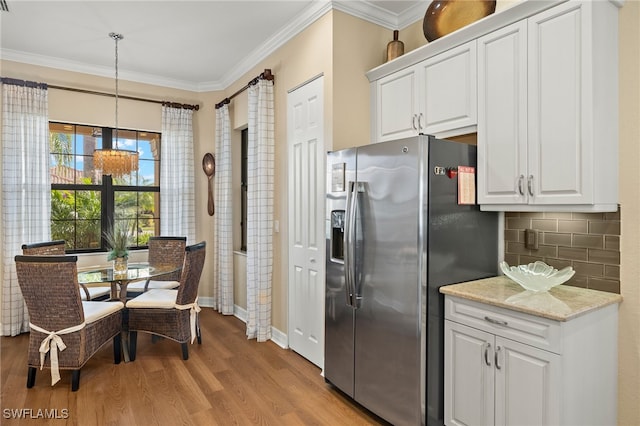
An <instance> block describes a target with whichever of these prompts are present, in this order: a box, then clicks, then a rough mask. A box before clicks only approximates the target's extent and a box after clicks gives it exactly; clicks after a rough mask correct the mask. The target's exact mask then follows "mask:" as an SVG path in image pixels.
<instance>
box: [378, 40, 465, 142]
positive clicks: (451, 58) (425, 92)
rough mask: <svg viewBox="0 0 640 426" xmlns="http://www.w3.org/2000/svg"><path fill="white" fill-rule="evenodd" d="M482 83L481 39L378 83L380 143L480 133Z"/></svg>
mask: <svg viewBox="0 0 640 426" xmlns="http://www.w3.org/2000/svg"><path fill="white" fill-rule="evenodd" d="M476 85H477V83H476V42H475V40H474V41H472V42H469V43H466V44H464V45H462V46H458V47H456V48H453V49H450V50H448V51H446V52H443V53H441V54H439V55H436V56H433V57H431V58H428V59H426V60H424V61H422V62H420V63H418V64H415V65H413V66H410V67H407V68H404V69H401V70H399V71H397V72H394V73H392V74H390V75H387V76H385V77H383V78H380V79H379V80H376V81H374V82H373V83H371V90H372V93H371V94H372V99H373V100H374V101H373V105H374V111H373V120H372V122H373V132H372V133H373V135H374V139H375V140H374V141H375V142H383V141H388V140H392V139H399V138H403V137H409V136H414V135H417V134H419V133H424V134H434V135H439V136H445V135H451V134H456V133H457V134H463V133H469V132H470V131H475V125H476V123H477V114H476V111H477V92H476ZM471 126H473V127H471Z"/></svg>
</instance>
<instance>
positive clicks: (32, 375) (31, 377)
mask: <svg viewBox="0 0 640 426" xmlns="http://www.w3.org/2000/svg"><path fill="white" fill-rule="evenodd" d="M37 371H38V369H37V368H35V367H29V369H28V370H27V388H28V389H31V388H32V387H33V385H35V383H36V372H37Z"/></svg>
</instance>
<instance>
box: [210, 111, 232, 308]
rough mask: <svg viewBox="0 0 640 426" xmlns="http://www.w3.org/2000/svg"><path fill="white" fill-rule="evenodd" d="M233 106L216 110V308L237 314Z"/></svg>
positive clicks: (214, 305)
mask: <svg viewBox="0 0 640 426" xmlns="http://www.w3.org/2000/svg"><path fill="white" fill-rule="evenodd" d="M231 170H232V159H231V124H230V120H229V105H224V106H222V107H220V108H218V109H217V110H216V174H215V177H214V179H215V194H214V195H215V196H214V199H215V215H214V232H215V235H214V270H215V272H214V276H213V307H214V309H216V310H217V311H219V312H220V313H222V314H225V315H232V314H233V202H232V200H233V193H232V186H231Z"/></svg>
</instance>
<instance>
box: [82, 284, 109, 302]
mask: <svg viewBox="0 0 640 426" xmlns="http://www.w3.org/2000/svg"><path fill="white" fill-rule="evenodd" d="M87 290H88V291H89V300H93V299H95V298H96V297H100V296H104V295H107V294H110V293H111V288H110V287H87ZM80 298H81V299H82V300H87V293H85V292H84V289H83V288H81V289H80Z"/></svg>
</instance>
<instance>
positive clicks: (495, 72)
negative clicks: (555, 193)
mask: <svg viewBox="0 0 640 426" xmlns="http://www.w3.org/2000/svg"><path fill="white" fill-rule="evenodd" d="M526 52H527V22H526V21H521V22H517V23H515V24H512V25H510V26H508V27H505V28H503V29H501V30H498V31H495V32H493V33H491V34H489V35H487V36H485V37H482V38H480V39H478V121H479V123H480V124H479V125H478V141H479V143H478V165H479V167H478V169H479V170H478V201H479V202H480V203H481V204H483V203H485V204H486V203H492V204H517V203H523V204H526V203H527V200H528V196H527V188H526V183H527V182H526V179H527V177H528V173H527V103H526V100H527V55H526ZM480 165H482V166H480Z"/></svg>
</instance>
